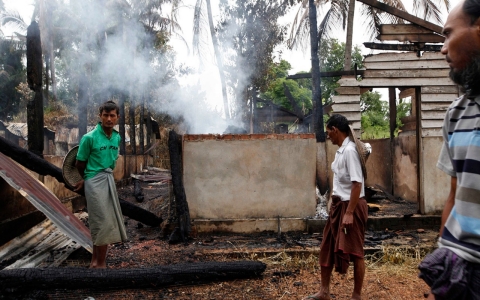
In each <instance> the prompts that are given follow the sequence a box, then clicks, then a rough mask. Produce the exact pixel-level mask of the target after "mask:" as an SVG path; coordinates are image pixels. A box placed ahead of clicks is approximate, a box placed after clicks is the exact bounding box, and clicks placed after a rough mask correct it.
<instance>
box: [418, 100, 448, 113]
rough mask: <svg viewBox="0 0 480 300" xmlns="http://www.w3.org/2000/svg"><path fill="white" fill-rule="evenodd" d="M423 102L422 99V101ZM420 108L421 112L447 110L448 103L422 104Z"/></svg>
mask: <svg viewBox="0 0 480 300" xmlns="http://www.w3.org/2000/svg"><path fill="white" fill-rule="evenodd" d="M422 100H423V99H422ZM420 105H421V106H420V108H421V110H422V112H423V111H428V110H447V109H448V107H449V106H450V103H447V102H422V103H420Z"/></svg>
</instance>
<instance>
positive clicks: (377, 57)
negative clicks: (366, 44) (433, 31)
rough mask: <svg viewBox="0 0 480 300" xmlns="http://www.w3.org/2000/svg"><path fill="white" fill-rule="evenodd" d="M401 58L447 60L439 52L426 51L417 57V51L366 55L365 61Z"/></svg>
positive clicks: (388, 60)
mask: <svg viewBox="0 0 480 300" xmlns="http://www.w3.org/2000/svg"><path fill="white" fill-rule="evenodd" d="M400 60H402V61H403V60H415V61H419V60H422V61H423V60H445V55H443V54H441V53H437V52H425V53H423V55H422V56H421V57H417V54H416V53H413V52H403V53H379V54H373V55H370V56H367V57H365V62H379V61H386V62H390V61H400Z"/></svg>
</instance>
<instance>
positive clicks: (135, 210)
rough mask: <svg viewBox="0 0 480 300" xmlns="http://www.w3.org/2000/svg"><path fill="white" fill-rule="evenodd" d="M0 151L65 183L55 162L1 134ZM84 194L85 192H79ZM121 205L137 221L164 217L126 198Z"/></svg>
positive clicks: (153, 223) (149, 221) (154, 221)
mask: <svg viewBox="0 0 480 300" xmlns="http://www.w3.org/2000/svg"><path fill="white" fill-rule="evenodd" d="M0 152H2V153H3V154H5V155H7V156H9V157H10V158H11V159H13V160H14V161H16V162H18V163H19V164H21V165H22V166H24V167H25V168H27V169H29V170H32V171H33V172H35V173H38V174H39V175H44V176H45V175H49V176H52V177H53V178H55V179H56V180H57V181H58V182H61V183H63V184H65V179H64V178H63V175H62V170H61V169H60V168H59V167H57V166H55V165H54V164H52V163H50V162H48V161H46V160H44V159H43V158H41V157H39V156H38V155H36V154H34V153H32V152H30V151H28V150H26V149H23V148H22V147H20V146H18V145H15V144H14V143H12V142H10V141H9V140H7V139H4V138H3V137H1V136H0ZM65 187H66V188H67V189H69V190H71V191H73V188H71V187H69V186H68V185H67V184H65ZM76 193H78V192H76ZM79 194H80V195H82V196H84V194H83V192H81V193H79ZM119 200H120V206H121V208H122V213H123V215H124V216H127V217H129V218H131V219H134V220H136V221H139V222H142V223H143V224H145V225H148V226H153V227H156V226H159V225H160V223H162V218H159V217H157V216H156V215H155V214H153V213H152V212H149V211H148V210H145V209H143V208H141V207H138V206H136V205H134V204H132V203H130V202H128V201H125V200H124V199H122V198H120V197H119Z"/></svg>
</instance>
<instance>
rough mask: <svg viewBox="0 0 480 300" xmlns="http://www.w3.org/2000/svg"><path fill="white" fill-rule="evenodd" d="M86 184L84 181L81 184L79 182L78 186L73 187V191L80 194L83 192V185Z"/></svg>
mask: <svg viewBox="0 0 480 300" xmlns="http://www.w3.org/2000/svg"><path fill="white" fill-rule="evenodd" d="M84 183H85V181H84V180H80V181H79V182H77V184H75V186H74V187H73V190H74V191H75V192H80V191H83V184H84Z"/></svg>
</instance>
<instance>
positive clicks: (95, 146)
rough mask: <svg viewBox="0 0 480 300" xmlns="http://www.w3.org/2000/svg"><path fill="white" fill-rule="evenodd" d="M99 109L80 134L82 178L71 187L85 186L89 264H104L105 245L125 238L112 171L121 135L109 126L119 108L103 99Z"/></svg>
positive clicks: (114, 123) (79, 158)
mask: <svg viewBox="0 0 480 300" xmlns="http://www.w3.org/2000/svg"><path fill="white" fill-rule="evenodd" d="M99 111H100V114H99V117H100V122H99V123H98V124H97V127H95V129H94V130H92V131H90V132H89V133H87V134H85V135H84V136H83V137H82V139H81V141H80V145H79V148H78V153H77V162H76V167H77V169H78V171H79V172H80V175H82V177H83V179H84V180H82V181H80V182H78V183H77V184H76V185H75V191H80V190H81V189H85V198H86V200H87V209H88V224H89V227H90V233H91V235H92V241H93V254H92V261H91V262H90V268H106V258H107V250H108V245H109V244H113V243H118V242H124V241H126V240H127V234H126V230H125V225H124V223H123V215H122V210H121V208H120V203H119V201H118V195H117V189H116V186H115V180H114V178H113V173H112V172H113V169H114V168H115V164H116V162H117V158H118V151H119V147H120V139H121V137H120V134H119V133H118V132H117V131H116V130H115V129H113V127H114V126H115V125H116V124H117V121H118V118H119V108H118V106H117V104H115V102H113V101H107V102H105V103H104V104H103V105H102V106H100V109H99Z"/></svg>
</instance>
